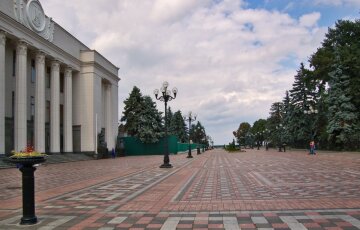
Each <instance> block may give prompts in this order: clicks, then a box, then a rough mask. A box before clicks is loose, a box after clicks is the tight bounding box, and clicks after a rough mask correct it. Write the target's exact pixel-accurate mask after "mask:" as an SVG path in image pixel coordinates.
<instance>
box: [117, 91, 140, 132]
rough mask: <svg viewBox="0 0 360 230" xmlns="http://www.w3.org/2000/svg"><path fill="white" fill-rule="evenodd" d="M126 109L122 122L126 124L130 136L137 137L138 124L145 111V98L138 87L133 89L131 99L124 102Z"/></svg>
mask: <svg viewBox="0 0 360 230" xmlns="http://www.w3.org/2000/svg"><path fill="white" fill-rule="evenodd" d="M124 104H125V107H124V111H123V116H122V117H121V121H124V122H126V123H125V125H124V127H125V130H126V131H127V133H128V134H129V135H130V136H135V135H137V134H138V132H139V130H138V123H139V119H140V117H139V115H140V114H141V111H142V110H143V108H142V106H143V104H144V103H143V96H142V94H141V92H140V89H139V88H138V87H136V86H134V87H133V89H132V91H131V93H130V95H129V97H128V98H127V99H125V101H124Z"/></svg>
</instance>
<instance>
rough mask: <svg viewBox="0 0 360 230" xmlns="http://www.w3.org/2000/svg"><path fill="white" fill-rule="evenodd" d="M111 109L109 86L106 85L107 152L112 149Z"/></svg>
mask: <svg viewBox="0 0 360 230" xmlns="http://www.w3.org/2000/svg"><path fill="white" fill-rule="evenodd" d="M111 111H112V109H111V84H110V83H109V84H106V87H105V140H106V143H107V146H108V148H109V150H111V149H110V148H112V147H113V143H112V142H113V141H112V139H113V134H112V129H113V127H112V116H111V115H112V112H111Z"/></svg>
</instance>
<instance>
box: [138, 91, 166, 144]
mask: <svg viewBox="0 0 360 230" xmlns="http://www.w3.org/2000/svg"><path fill="white" fill-rule="evenodd" d="M142 107H143V110H142V111H141V113H140V116H139V117H140V119H139V123H138V132H137V134H136V135H135V137H137V138H139V139H140V140H141V141H142V142H144V143H155V142H158V141H159V139H160V138H161V137H162V136H163V135H164V134H163V131H162V130H163V127H162V113H161V112H159V111H158V110H157V109H156V103H155V102H154V101H153V100H152V99H151V97H150V96H144V98H143V106H142Z"/></svg>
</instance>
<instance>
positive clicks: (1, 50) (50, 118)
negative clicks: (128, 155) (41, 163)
mask: <svg viewBox="0 0 360 230" xmlns="http://www.w3.org/2000/svg"><path fill="white" fill-rule="evenodd" d="M119 80H120V79H119V77H118V68H117V67H116V66H115V65H113V64H112V63H111V62H110V61H108V60H107V59H106V58H104V57H103V56H102V55H101V54H99V53H98V52H96V51H95V50H91V49H89V48H88V47H87V46H85V45H84V44H83V43H81V41H79V40H77V39H76V38H75V37H74V36H72V35H71V34H70V33H68V32H67V31H66V30H64V29H63V28H62V27H61V26H59V25H58V24H56V23H55V22H53V21H52V20H51V18H49V17H47V16H46V15H45V14H44V10H43V8H42V6H41V3H40V1H39V0H1V1H0V155H3V154H6V153H10V151H11V150H16V151H19V150H22V149H24V148H25V146H26V145H27V144H32V145H33V146H34V147H35V149H36V150H37V151H40V152H49V153H60V152H96V148H97V144H96V143H97V134H98V133H100V131H101V130H102V129H105V140H106V142H107V144H108V148H110V149H111V148H114V147H115V142H116V141H115V140H116V135H117V120H118V82H119Z"/></svg>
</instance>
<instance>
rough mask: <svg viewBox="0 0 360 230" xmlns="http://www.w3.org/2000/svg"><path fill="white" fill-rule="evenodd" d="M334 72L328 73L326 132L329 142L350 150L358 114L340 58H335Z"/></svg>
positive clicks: (357, 127)
mask: <svg viewBox="0 0 360 230" xmlns="http://www.w3.org/2000/svg"><path fill="white" fill-rule="evenodd" d="M335 58H336V64H334V69H335V70H334V71H333V72H331V73H330V81H329V85H330V89H329V97H328V103H329V105H330V106H329V124H328V127H327V131H328V133H329V134H330V138H331V140H332V141H333V142H334V143H336V144H337V145H338V146H339V147H341V148H342V149H344V148H346V149H351V147H354V146H355V141H356V139H357V138H358V137H357V135H356V134H357V132H359V131H360V129H359V127H360V126H359V125H360V123H359V112H358V111H357V110H356V107H355V105H354V103H353V100H352V99H353V97H354V95H353V94H352V92H351V87H350V84H351V81H350V76H349V75H347V74H346V73H344V72H345V71H344V68H345V67H344V66H343V65H342V61H341V59H340V56H339V55H337V56H336V57H335Z"/></svg>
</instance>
